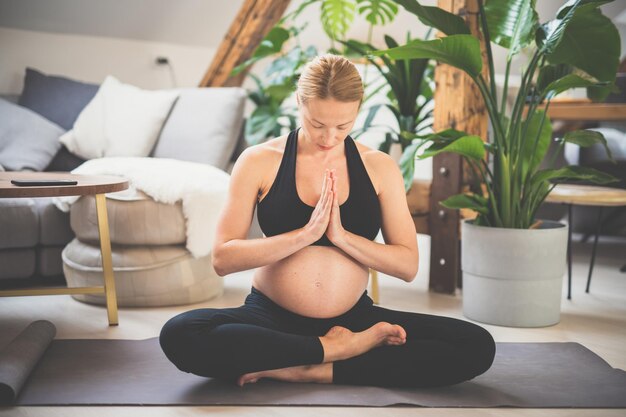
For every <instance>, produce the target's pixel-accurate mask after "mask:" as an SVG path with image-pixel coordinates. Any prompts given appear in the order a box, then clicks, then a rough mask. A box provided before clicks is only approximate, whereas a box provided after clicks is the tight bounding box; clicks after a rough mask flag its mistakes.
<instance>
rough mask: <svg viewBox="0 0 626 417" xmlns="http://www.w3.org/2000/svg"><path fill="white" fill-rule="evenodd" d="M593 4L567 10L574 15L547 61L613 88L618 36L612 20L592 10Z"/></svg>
mask: <svg viewBox="0 0 626 417" xmlns="http://www.w3.org/2000/svg"><path fill="white" fill-rule="evenodd" d="M594 4H595V3H594ZM594 4H587V5H585V6H582V7H579V8H578V9H574V8H572V9H570V12H569V13H571V12H572V10H574V15H573V16H572V18H571V19H570V20H569V24H568V25H567V26H566V27H565V28H564V30H563V36H562V39H561V41H560V42H559V43H558V44H557V45H555V46H554V47H553V48H552V50H551V51H550V52H549V53H548V55H547V58H548V60H549V61H550V62H551V63H553V64H569V65H573V66H574V67H576V68H580V69H581V70H583V71H585V72H586V73H587V74H589V75H590V76H592V77H594V78H596V79H597V80H599V81H604V82H609V83H611V84H612V83H613V82H614V81H615V75H616V73H617V67H618V65H619V56H620V36H619V32H618V31H617V28H616V27H615V25H614V24H613V23H612V22H611V19H609V18H608V17H606V16H604V15H602V13H601V12H600V10H599V9H597V8H593V7H592V6H593V5H594Z"/></svg>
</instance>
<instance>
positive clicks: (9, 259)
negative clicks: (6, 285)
mask: <svg viewBox="0 0 626 417" xmlns="http://www.w3.org/2000/svg"><path fill="white" fill-rule="evenodd" d="M36 264H37V262H36V251H35V248H28V249H2V250H0V265H2V268H0V283H1V282H2V280H5V279H11V278H30V277H31V276H32V275H33V274H34V273H35V266H36Z"/></svg>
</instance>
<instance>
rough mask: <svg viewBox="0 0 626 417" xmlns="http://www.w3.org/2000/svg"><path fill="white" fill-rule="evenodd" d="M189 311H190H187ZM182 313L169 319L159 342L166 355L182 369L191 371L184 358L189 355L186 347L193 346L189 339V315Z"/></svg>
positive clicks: (162, 330)
mask: <svg viewBox="0 0 626 417" xmlns="http://www.w3.org/2000/svg"><path fill="white" fill-rule="evenodd" d="M187 313H188V312H187ZM187 313H181V314H179V315H177V316H174V317H172V318H171V319H169V320H168V321H167V322H166V323H165V325H164V326H163V328H162V329H161V333H160V334H159V344H160V345H161V350H163V353H164V354H165V356H166V357H167V358H168V359H169V360H170V362H172V363H173V364H174V365H176V367H177V368H178V369H180V370H181V371H185V372H189V371H188V370H187V367H186V366H185V364H184V359H185V358H186V357H189V354H188V352H185V350H186V348H187V347H189V346H191V345H192V344H191V343H190V340H189V331H190V330H189V326H188V322H189V317H188V314H187Z"/></svg>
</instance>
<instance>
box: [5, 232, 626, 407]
mask: <svg viewBox="0 0 626 417" xmlns="http://www.w3.org/2000/svg"><path fill="white" fill-rule="evenodd" d="M575 237H577V236H576V235H575ZM429 245H430V238H429V237H428V236H423V235H419V248H420V263H421V264H420V271H419V275H418V277H417V278H416V279H415V281H413V282H411V283H405V282H403V281H400V280H399V279H396V278H392V277H388V276H384V275H382V276H380V284H381V305H382V306H384V307H386V308H392V309H396V310H406V311H415V312H424V313H428V314H439V315H446V316H452V317H457V318H463V316H462V310H461V306H462V301H461V296H460V294H457V295H456V296H451V295H441V294H434V293H430V292H429V291H428V290H427V288H428V259H429V257H430V254H429ZM591 246H592V245H591V241H590V242H588V243H581V242H577V243H575V244H574V252H573V253H574V261H575V262H574V285H573V299H572V300H571V301H568V300H567V299H566V298H565V291H566V281H564V284H563V294H564V296H563V301H562V315H561V322H560V323H559V324H557V325H555V326H551V327H548V328H540V329H519V328H506V327H498V326H489V325H484V327H486V328H487V329H488V330H489V331H490V332H491V333H492V335H493V336H494V338H495V340H496V341H498V342H531V341H532V342H561V341H563V342H564V341H568V342H569V341H572V342H578V343H582V344H583V345H585V346H586V347H587V348H589V349H591V350H592V351H594V352H596V353H597V354H598V355H600V356H601V357H602V358H604V359H605V360H606V361H607V362H608V363H609V364H610V365H611V366H613V367H616V368H621V369H626V273H620V272H619V268H620V267H621V266H622V265H623V264H624V263H626V240H624V239H616V238H606V239H605V238H602V239H601V240H600V242H599V247H598V255H597V260H596V267H595V270H594V277H593V280H592V285H591V293H590V294H585V292H584V286H585V281H586V277H587V270H588V265H589V256H590V253H591ZM251 277H252V275H251V272H250V271H247V272H242V273H237V274H233V275H230V276H227V277H226V278H225V293H224V296H223V297H220V298H219V299H216V300H212V301H209V302H206V303H202V304H196V305H189V306H183V307H170V308H152V309H130V308H127V309H121V310H120V314H119V320H120V325H119V326H117V327H109V326H108V325H107V320H106V311H105V309H104V308H103V307H97V306H92V305H89V304H84V303H81V302H78V301H75V300H74V299H73V298H71V297H70V296H65V295H63V296H39V297H13V298H4V299H0V338H1V339H2V340H8V339H11V338H12V337H13V336H15V335H17V333H19V332H20V331H21V330H22V329H23V328H25V327H26V326H27V325H28V324H29V323H30V322H31V321H33V320H38V319H46V320H50V321H51V322H53V323H54V324H55V325H56V327H57V336H56V337H57V338H58V339H63V338H114V339H145V338H149V337H154V336H157V335H158V334H159V331H160V329H161V326H162V325H163V324H164V323H165V322H166V321H167V320H168V319H169V318H170V317H172V316H173V315H175V314H177V313H179V312H182V311H186V310H189V309H192V308H199V307H231V306H239V305H241V304H242V303H243V300H244V298H245V296H246V295H247V294H248V292H249V290H250V284H251ZM208 413H210V414H211V415H216V416H217V415H219V416H255V417H261V416H270V415H271V416H292V415H296V416H298V417H306V416H318V415H328V416H339V415H341V416H342V417H349V416H359V417H360V416H419V415H428V416H464V417H467V416H594V417H595V416H626V410H625V409H621V410H598V409H518V408H492V409H458V408H447V409H446V408H436V409H430V408H429V409H426V408H409V407H385V408H369V407H368V408H365V407H285V406H283V407H251V406H244V407H221V406H220V407H187V406H176V407H153V406H146V407H139V406H138V407H15V408H0V416H45V417H54V416H64V417H69V416H81V417H82V416H85V415H88V416H90V417H91V416H94V417H95V416H123V415H133V416H144V415H145V416H192V415H194V416H195V415H204V414H208Z"/></svg>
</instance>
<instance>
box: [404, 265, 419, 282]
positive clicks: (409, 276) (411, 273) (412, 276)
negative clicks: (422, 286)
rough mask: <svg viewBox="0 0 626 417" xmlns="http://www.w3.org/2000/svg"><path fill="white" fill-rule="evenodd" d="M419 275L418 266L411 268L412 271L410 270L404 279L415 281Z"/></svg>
mask: <svg viewBox="0 0 626 417" xmlns="http://www.w3.org/2000/svg"><path fill="white" fill-rule="evenodd" d="M416 277H417V268H414V269H411V271H409V273H408V274H406V275H405V276H404V277H403V279H404V280H405V281H406V282H413V281H414V280H415V278H416Z"/></svg>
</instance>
